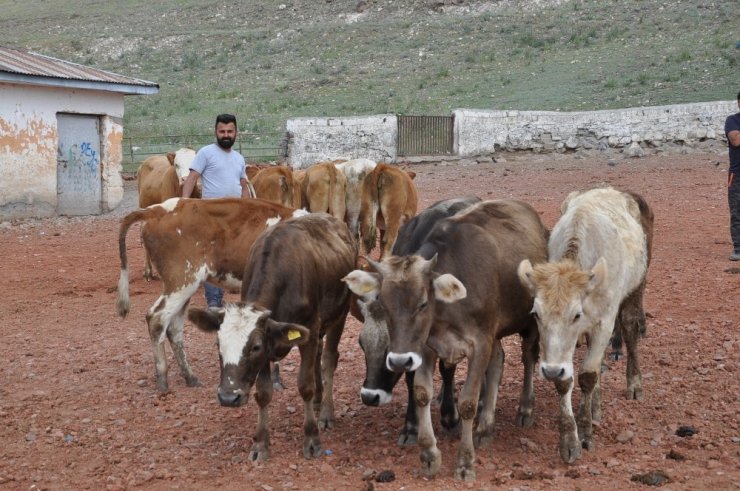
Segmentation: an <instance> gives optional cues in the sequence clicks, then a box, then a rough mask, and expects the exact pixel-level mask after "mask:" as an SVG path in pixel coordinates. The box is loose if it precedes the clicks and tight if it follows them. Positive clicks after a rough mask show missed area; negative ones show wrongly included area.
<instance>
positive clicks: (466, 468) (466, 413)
mask: <svg viewBox="0 0 740 491" xmlns="http://www.w3.org/2000/svg"><path fill="white" fill-rule="evenodd" d="M497 343H498V349H500V348H501V346H500V341H497ZM497 343H494V345H495V344H497ZM496 349H497V348H494V346H492V345H484V346H476V347H475V348H474V350H473V354H472V356H469V357H468V376H467V378H466V379H465V384H464V385H463V388H462V390H461V391H460V396H459V398H458V404H457V407H458V411H460V419H461V421H462V426H461V428H460V445H459V447H458V448H457V466H456V468H455V477H456V478H457V479H463V480H465V481H471V480H473V479H475V446H474V442H473V419H474V418H475V413H476V410H477V409H478V398H479V397H480V387H481V383H482V381H483V377H484V376H485V374H486V371H487V370H488V367H489V365H490V364H491V363H492V358H494V357H496V359H497V361H496V363H502V362H499V361H498V357H501V356H502V355H503V350H502V351H501V352H500V353H498V354H496V355H493V353H492V351H496ZM493 371H494V372H495V370H493ZM496 377H497V374H495V373H494V374H492V378H491V379H489V381H490V382H491V384H492V385H491V387H490V393H491V394H496V393H497V391H496V389H494V382H496ZM499 381H500V379H499ZM495 386H496V388H497V387H498V384H495ZM490 400H492V396H488V401H490ZM488 401H487V404H490V402H488ZM490 419H491V421H492V420H493V417H491V418H490ZM488 425H489V423H488V422H487V421H484V422H483V425H481V424H480V422H479V424H478V429H477V432H476V437H478V438H482V437H484V436H488V435H490V434H491V433H492V432H493V426H492V425H491V426H488Z"/></svg>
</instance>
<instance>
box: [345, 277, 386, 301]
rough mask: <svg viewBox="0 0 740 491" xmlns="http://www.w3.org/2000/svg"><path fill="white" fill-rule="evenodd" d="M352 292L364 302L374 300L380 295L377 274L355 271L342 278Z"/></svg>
mask: <svg viewBox="0 0 740 491" xmlns="http://www.w3.org/2000/svg"><path fill="white" fill-rule="evenodd" d="M342 281H344V282H345V283H347V286H348V287H349V289H350V290H352V292H353V293H354V294H355V295H357V296H358V297H360V298H363V299H364V300H365V301H369V300H375V299H376V298H378V294H379V293H380V280H379V278H378V273H368V272H367V271H363V270H361V269H356V270H354V271H352V272H351V273H350V274H348V275H347V276H345V277H344V278H342Z"/></svg>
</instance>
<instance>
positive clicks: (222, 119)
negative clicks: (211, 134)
mask: <svg viewBox="0 0 740 491" xmlns="http://www.w3.org/2000/svg"><path fill="white" fill-rule="evenodd" d="M218 123H222V124H229V123H234V127H235V128H238V126H237V124H236V116H234V115H233V114H219V115H218V116H216V126H218Z"/></svg>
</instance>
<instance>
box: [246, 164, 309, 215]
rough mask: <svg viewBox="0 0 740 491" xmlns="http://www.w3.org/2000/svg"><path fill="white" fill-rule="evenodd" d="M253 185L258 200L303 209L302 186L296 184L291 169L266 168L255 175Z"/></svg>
mask: <svg viewBox="0 0 740 491" xmlns="http://www.w3.org/2000/svg"><path fill="white" fill-rule="evenodd" d="M252 185H253V186H254V191H255V193H257V197H258V198H261V199H264V200H267V201H272V202H273V203H278V204H281V205H283V206H288V207H290V208H300V207H301V201H300V186H299V185H297V184H296V183H295V181H294V179H293V171H292V170H291V168H290V167H286V166H282V165H279V166H272V167H266V168H264V169H262V170H260V171H259V172H258V173H257V174H255V176H254V177H253V178H252ZM296 188H298V189H296ZM296 198H297V199H296Z"/></svg>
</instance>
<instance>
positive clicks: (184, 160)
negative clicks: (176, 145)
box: [167, 148, 195, 186]
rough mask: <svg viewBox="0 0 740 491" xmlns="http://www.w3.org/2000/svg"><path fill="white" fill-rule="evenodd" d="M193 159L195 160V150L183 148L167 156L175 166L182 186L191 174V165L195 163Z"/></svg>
mask: <svg viewBox="0 0 740 491" xmlns="http://www.w3.org/2000/svg"><path fill="white" fill-rule="evenodd" d="M193 159H195V150H193V149H192V148H181V149H180V150H178V151H177V152H169V153H168V154H167V160H169V161H170V164H172V165H174V166H175V172H176V173H177V178H178V179H179V180H180V185H181V186H182V184H183V182H185V178H186V177H188V174H190V164H192V163H193Z"/></svg>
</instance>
